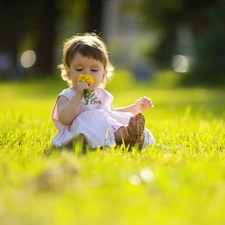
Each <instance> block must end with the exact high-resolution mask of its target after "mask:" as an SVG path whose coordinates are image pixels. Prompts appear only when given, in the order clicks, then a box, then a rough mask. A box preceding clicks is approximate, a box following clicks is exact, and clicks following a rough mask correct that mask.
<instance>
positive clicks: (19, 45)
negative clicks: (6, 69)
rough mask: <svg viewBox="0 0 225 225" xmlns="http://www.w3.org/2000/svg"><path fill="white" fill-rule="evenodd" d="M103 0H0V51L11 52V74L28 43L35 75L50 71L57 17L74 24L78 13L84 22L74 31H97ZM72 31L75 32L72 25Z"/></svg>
mask: <svg viewBox="0 0 225 225" xmlns="http://www.w3.org/2000/svg"><path fill="white" fill-rule="evenodd" d="M103 1H104V0H83V1H80V0H75V1H74V0H35V1H30V0H21V1H18V0H0V30H1V31H0V32H1V33H0V53H1V52H7V53H10V55H11V56H12V59H13V62H12V68H13V71H14V72H13V74H15V76H18V74H19V70H20V69H19V67H20V66H19V63H18V55H19V54H20V51H23V50H26V49H25V48H27V47H28V48H30V49H33V50H34V51H35V52H36V54H37V62H36V64H35V69H36V70H37V72H39V76H46V75H47V76H48V75H50V74H51V72H52V71H53V68H54V54H55V52H54V50H55V41H56V38H57V35H58V33H57V25H58V22H59V20H63V17H67V18H69V20H71V21H72V22H71V23H74V24H75V23H76V18H78V17H80V18H82V19H83V21H84V23H83V24H84V26H83V29H81V30H79V32H78V33H80V32H87V31H89V32H94V31H97V32H101V20H102V5H103ZM74 27H75V26H74ZM72 33H74V34H76V30H75V28H74V30H73V32H72ZM67 38H69V37H67Z"/></svg>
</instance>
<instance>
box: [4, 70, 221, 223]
mask: <svg viewBox="0 0 225 225" xmlns="http://www.w3.org/2000/svg"><path fill="white" fill-rule="evenodd" d="M177 79H178V78H177V75H174V74H170V73H168V72H163V73H161V74H159V75H158V77H156V78H155V79H153V80H150V81H148V82H145V83H141V82H135V80H133V79H132V77H131V74H130V73H128V72H127V71H119V72H118V73H117V74H116V75H115V77H114V80H113V81H112V82H111V83H110V84H109V85H108V86H107V87H106V89H107V90H109V91H110V92H111V93H112V94H113V95H114V97H115V100H114V102H113V105H114V107H120V106H124V105H127V104H130V103H133V102H134V101H135V100H136V99H137V98H138V97H141V96H143V95H146V96H149V97H150V98H151V99H152V101H153V104H154V106H155V107H154V108H153V109H149V110H147V111H145V112H144V115H145V118H146V126H147V127H148V128H149V129H150V130H151V131H152V133H153V134H154V136H155V138H156V143H155V144H154V145H153V146H150V147H148V148H146V149H144V150H142V151H138V150H137V149H133V151H131V152H129V151H127V149H126V148H125V147H124V146H121V148H105V149H103V150H88V151H87V152H86V153H85V154H84V153H82V146H81V145H80V144H79V143H78V144H76V145H75V146H74V149H73V150H70V151H68V150H66V149H61V150H57V149H54V148H52V147H51V144H50V142H51V138H52V137H53V136H54V135H55V134H56V132H57V131H56V129H55V128H54V127H53V124H52V122H51V111H52V107H53V105H54V102H55V100H56V96H57V94H58V93H59V92H60V91H61V90H62V89H63V88H66V87H67V85H66V83H64V82H63V81H61V80H60V79H58V78H52V79H51V80H45V81H43V80H30V81H26V82H23V83H21V82H18V83H16V82H15V83H0V92H1V95H0V224H1V225H53V224H54V225H74V224H76V225H83V224H84V225H87V224H90V225H95V224H96V225H137V224H141V225H150V224H153V225H155V224H156V225H158V224H159V225H161V224H166V225H170V224H171V225H181V224H182V225H190V224H196V225H212V224H213V225H224V224H225V215H224V207H225V203H224V202H225V169H224V168H225V166H224V165H225V132H224V127H225V104H224V100H225V99H224V96H225V90H224V88H206V87H192V88H184V87H177V86H176V85H175V83H176V80H177Z"/></svg>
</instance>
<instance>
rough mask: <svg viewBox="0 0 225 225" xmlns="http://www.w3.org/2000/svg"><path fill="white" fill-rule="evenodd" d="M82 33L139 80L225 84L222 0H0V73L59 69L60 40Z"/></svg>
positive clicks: (7, 76) (12, 75) (45, 73)
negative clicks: (165, 77)
mask: <svg viewBox="0 0 225 225" xmlns="http://www.w3.org/2000/svg"><path fill="white" fill-rule="evenodd" d="M83 32H96V33H97V34H99V35H100V36H101V37H102V38H103V40H104V41H105V43H106V45H107V46H108V51H109V53H110V58H111V61H112V62H113V64H114V65H115V66H116V67H124V68H128V69H129V70H130V71H132V72H133V74H134V75H135V77H136V78H137V79H138V80H144V81H145V80H148V79H151V77H153V76H154V75H155V73H156V71H158V70H171V71H175V73H177V74H178V76H182V77H183V78H184V79H183V82H184V83H190V84H191V83H194V84H196V83H197V84H210V85H212V84H222V83H223V84H224V83H225V0H157V1H156V0H33V1H31V0H19V1H18V0H0V80H4V81H6V80H7V81H15V80H23V79H26V77H28V76H32V75H34V74H35V76H38V77H40V78H43V77H50V76H52V75H54V74H55V73H59V71H58V70H57V65H58V64H59V63H61V58H62V52H61V50H62V45H63V42H64V41H65V39H67V38H70V37H71V36H73V35H76V34H78V33H83Z"/></svg>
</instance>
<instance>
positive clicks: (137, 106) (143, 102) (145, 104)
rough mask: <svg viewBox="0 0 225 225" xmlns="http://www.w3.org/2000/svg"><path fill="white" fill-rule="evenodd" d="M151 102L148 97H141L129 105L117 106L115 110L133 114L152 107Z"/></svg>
mask: <svg viewBox="0 0 225 225" xmlns="http://www.w3.org/2000/svg"><path fill="white" fill-rule="evenodd" d="M153 107H154V106H153V104H152V101H151V99H149V98H148V97H142V98H139V99H138V100H137V101H136V102H135V103H134V104H132V105H129V106H125V107H122V108H117V109H115V110H116V111H120V112H130V113H133V114H136V113H139V112H143V111H145V110H146V109H148V108H153Z"/></svg>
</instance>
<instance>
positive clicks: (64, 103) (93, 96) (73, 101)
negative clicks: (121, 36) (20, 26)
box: [52, 33, 154, 149]
mask: <svg viewBox="0 0 225 225" xmlns="http://www.w3.org/2000/svg"><path fill="white" fill-rule="evenodd" d="M59 68H60V69H61V76H62V79H63V80H65V81H67V82H68V84H69V86H70V87H69V88H67V89H65V90H63V91H62V92H61V93H60V94H59V95H58V98H57V100H56V103H55V106H54V109H53V113H52V119H53V122H54V125H55V127H56V128H57V129H58V134H57V135H56V136H55V137H54V138H53V140H52V144H53V145H54V146H55V147H63V146H68V145H70V144H71V143H72V142H73V139H74V138H75V137H78V136H84V139H85V141H86V143H87V144H88V146H89V147H90V148H97V147H103V146H112V145H120V144H121V143H123V141H124V143H125V144H126V145H129V146H131V147H132V146H134V145H137V146H138V147H139V149H142V148H145V147H146V146H148V145H152V144H153V143H154V137H153V136H152V134H151V132H150V131H149V130H148V129H147V128H145V119H144V116H143V115H142V114H141V112H143V111H144V110H146V109H148V108H151V107H153V105H152V102H151V100H150V99H149V98H147V97H142V98H140V99H138V100H137V101H136V102H135V103H134V104H132V105H129V106H126V107H123V108H117V109H114V108H113V107H112V101H113V96H112V95H111V94H110V93H109V92H107V91H106V90H105V89H104V86H105V84H106V83H107V81H108V80H109V79H110V78H111V77H112V72H113V66H112V65H111V63H110V62H109V58H108V54H107V49H106V46H105V44H104V42H103V41H102V40H101V39H100V37H98V36H97V35H96V34H89V33H87V34H83V35H78V36H74V37H72V38H71V39H69V40H67V41H66V42H65V43H64V48H63V63H62V64H60V65H59ZM82 76H83V77H84V78H85V77H86V78H87V79H84V80H82ZM90 78H91V79H90ZM91 81H93V82H91ZM84 93H85V94H84ZM84 95H85V96H84Z"/></svg>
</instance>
